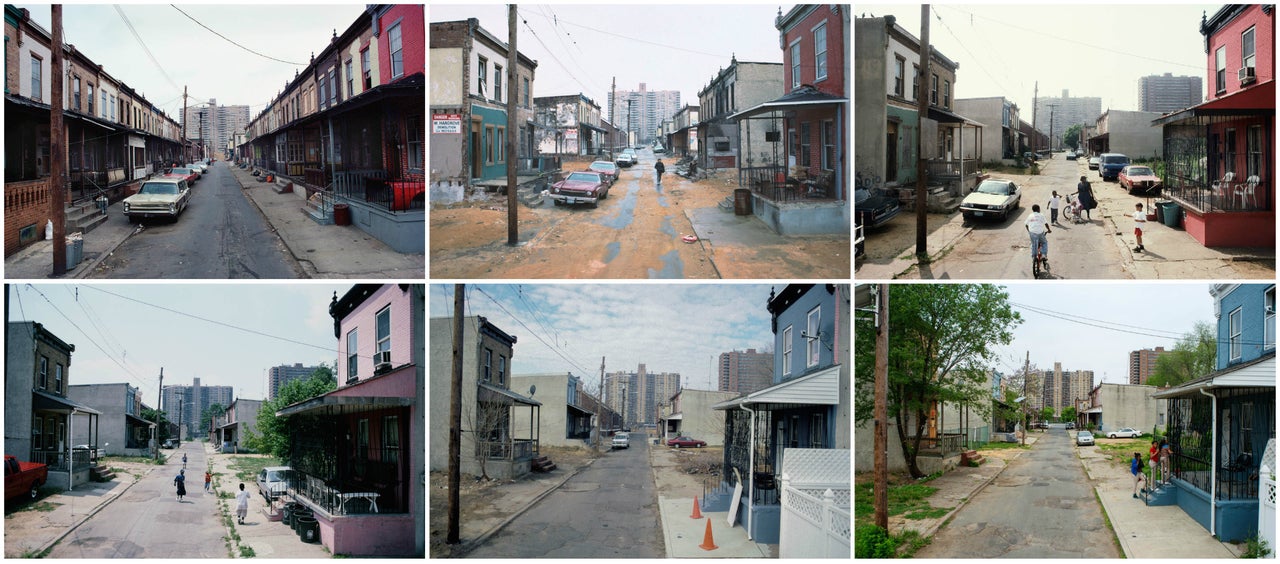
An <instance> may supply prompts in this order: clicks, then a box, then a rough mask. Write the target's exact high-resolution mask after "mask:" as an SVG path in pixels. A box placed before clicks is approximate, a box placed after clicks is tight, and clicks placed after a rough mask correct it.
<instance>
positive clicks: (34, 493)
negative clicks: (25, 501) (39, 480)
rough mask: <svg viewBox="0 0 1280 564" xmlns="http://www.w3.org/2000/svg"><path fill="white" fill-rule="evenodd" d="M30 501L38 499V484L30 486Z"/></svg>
mask: <svg viewBox="0 0 1280 564" xmlns="http://www.w3.org/2000/svg"><path fill="white" fill-rule="evenodd" d="M29 495H30V496H31V499H32V500H35V498H37V497H40V484H31V492H30V494H29Z"/></svg>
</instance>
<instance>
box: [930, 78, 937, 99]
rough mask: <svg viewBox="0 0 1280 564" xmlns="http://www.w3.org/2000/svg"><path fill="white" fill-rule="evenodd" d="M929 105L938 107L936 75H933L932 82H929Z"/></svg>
mask: <svg viewBox="0 0 1280 564" xmlns="http://www.w3.org/2000/svg"><path fill="white" fill-rule="evenodd" d="M929 103H930V104H933V105H935V106H936V105H938V75H936V74H935V75H933V80H932V81H930V82H929Z"/></svg>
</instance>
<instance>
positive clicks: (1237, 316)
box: [1227, 308, 1244, 361]
mask: <svg viewBox="0 0 1280 564" xmlns="http://www.w3.org/2000/svg"><path fill="white" fill-rule="evenodd" d="M1242 316H1243V314H1242V311H1241V308H1235V309H1233V310H1231V313H1228V314H1227V343H1228V351H1227V357H1228V358H1230V359H1231V360H1233V361H1235V360H1240V357H1241V356H1242V355H1243V352H1244V351H1243V348H1244V347H1243V346H1241V342H1240V334H1241V332H1242V330H1243V323H1242V320H1241V317H1242Z"/></svg>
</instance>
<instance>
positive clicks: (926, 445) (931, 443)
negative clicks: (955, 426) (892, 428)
mask: <svg viewBox="0 0 1280 564" xmlns="http://www.w3.org/2000/svg"><path fill="white" fill-rule="evenodd" d="M907 442H908V444H915V437H907ZM964 445H965V436H964V435H962V434H950V433H943V434H941V435H939V436H937V437H921V438H920V452H921V453H929V454H939V455H941V456H942V457H944V458H945V457H947V456H948V455H952V454H956V453H958V452H960V451H961V450H962V447H963V446H964Z"/></svg>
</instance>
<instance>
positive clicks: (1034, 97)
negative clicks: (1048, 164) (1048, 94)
mask: <svg viewBox="0 0 1280 564" xmlns="http://www.w3.org/2000/svg"><path fill="white" fill-rule="evenodd" d="M1039 105H1040V81H1039V80H1037V81H1036V89H1035V91H1034V92H1032V94H1031V152H1032V153H1034V152H1036V132H1037V131H1040V130H1039V129H1036V110H1038V109H1039V108H1038V107H1037V106H1039Z"/></svg>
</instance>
